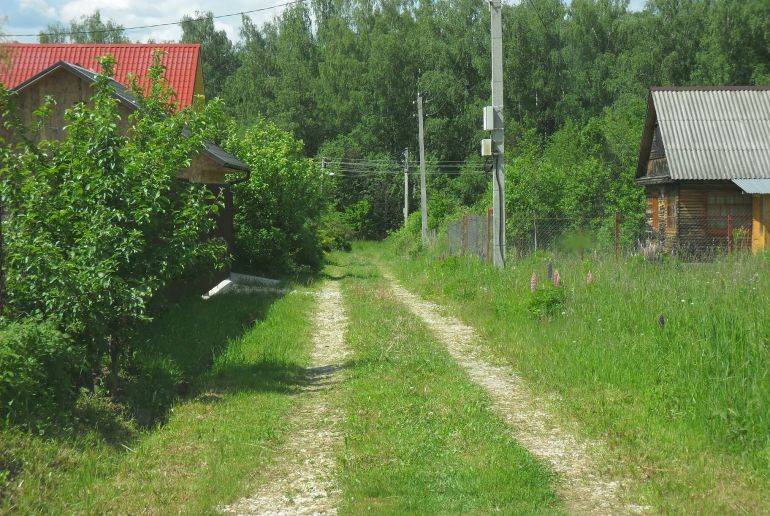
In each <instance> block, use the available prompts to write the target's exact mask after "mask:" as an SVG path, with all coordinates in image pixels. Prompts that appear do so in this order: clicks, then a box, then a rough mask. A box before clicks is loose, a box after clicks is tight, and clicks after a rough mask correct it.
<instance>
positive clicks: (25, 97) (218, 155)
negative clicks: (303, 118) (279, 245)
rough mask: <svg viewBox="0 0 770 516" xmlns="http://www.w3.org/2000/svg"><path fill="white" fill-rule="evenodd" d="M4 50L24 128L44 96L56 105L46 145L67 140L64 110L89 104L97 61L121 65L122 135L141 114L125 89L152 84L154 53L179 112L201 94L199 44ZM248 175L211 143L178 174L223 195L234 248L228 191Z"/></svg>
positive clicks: (3, 77)
mask: <svg viewBox="0 0 770 516" xmlns="http://www.w3.org/2000/svg"><path fill="white" fill-rule="evenodd" d="M2 47H3V48H6V49H7V51H6V52H5V58H4V60H3V62H2V63H0V83H3V85H4V86H5V88H6V89H8V90H10V91H12V92H13V93H14V94H15V97H16V106H17V109H18V112H19V115H20V116H21V118H22V120H23V121H24V122H25V123H26V124H30V123H31V122H32V121H33V116H34V115H33V113H34V111H35V110H36V109H38V108H39V107H40V105H41V104H42V101H43V100H44V99H45V97H46V96H52V97H53V98H54V99H56V105H55V106H54V108H53V112H52V113H51V115H50V116H49V117H48V118H47V119H46V125H45V127H44V128H43V129H42V134H41V137H42V138H46V139H60V138H63V137H64V135H65V120H64V112H65V110H66V109H68V108H70V107H71V106H73V105H75V104H77V103H79V102H89V101H90V99H91V96H92V88H91V85H92V84H93V82H94V81H95V80H96V78H97V75H98V74H99V73H100V72H101V67H100V66H99V63H98V62H97V60H98V58H100V57H102V56H104V55H106V54H111V55H112V56H113V57H115V59H116V61H117V63H116V66H115V77H114V80H113V89H114V92H115V97H116V98H117V100H118V101H119V104H118V109H119V110H120V115H121V121H122V122H121V123H122V124H125V126H124V127H123V129H124V130H125V129H127V128H128V127H127V124H128V118H129V116H128V115H129V114H130V113H131V112H132V111H134V110H136V109H137V108H138V103H137V100H136V97H135V96H134V94H133V93H132V92H131V91H129V89H128V87H127V85H128V84H129V83H130V77H132V76H133V77H136V80H137V83H138V84H139V86H142V87H145V86H147V85H148V84H149V81H148V79H147V71H148V69H149V68H150V65H151V64H152V58H153V53H154V52H155V50H161V51H162V52H163V56H162V58H161V63H162V64H163V65H164V66H165V67H166V74H165V75H166V79H167V80H168V82H169V85H170V87H171V89H172V90H173V91H174V92H175V93H176V96H175V99H174V102H175V108H176V109H177V110H181V109H184V108H186V107H189V106H191V105H192V103H193V100H194V98H195V96H196V95H199V94H203V76H202V73H201V66H200V45H198V44H193V45H185V44H164V45H154V44H114V45H113V44H93V45H91V44H8V45H2ZM2 132H3V128H2V127H0V133H2ZM248 175H249V167H248V165H246V164H245V163H243V162H242V161H240V160H239V159H237V158H236V157H235V156H233V155H232V154H230V153H228V152H226V151H225V150H224V149H221V148H220V147H218V146H216V145H213V144H210V143H206V144H205V146H204V149H203V150H202V151H201V152H200V153H199V154H197V155H195V156H192V158H191V164H190V167H188V168H187V169H185V170H180V171H179V177H180V178H183V179H186V180H188V181H190V182H194V183H203V184H206V185H208V186H209V188H211V189H212V190H214V191H215V192H217V193H221V194H223V195H224V198H225V207H224V208H225V209H224V210H220V212H219V216H218V221H217V227H218V231H217V233H218V235H219V236H222V237H224V238H225V239H226V240H227V241H228V242H229V243H230V244H232V241H233V210H232V194H231V191H230V185H232V184H234V183H236V182H238V181H243V180H245V179H247V178H248ZM233 177H236V179H232V178H233Z"/></svg>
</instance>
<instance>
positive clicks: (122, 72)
mask: <svg viewBox="0 0 770 516" xmlns="http://www.w3.org/2000/svg"><path fill="white" fill-rule="evenodd" d="M2 46H3V47H4V48H8V49H10V50H9V52H8V54H9V57H10V59H9V64H8V65H3V66H0V82H2V83H3V84H5V87H6V88H8V89H13V88H15V87H16V86H18V85H19V84H21V83H22V82H24V81H26V80H27V79H29V78H31V77H34V76H35V75H37V74H38V73H40V72H42V71H43V70H45V69H46V68H48V67H49V66H51V65H52V64H54V63H57V62H59V61H67V62H68V63H72V64H76V65H79V66H82V67H83V68H88V69H89V70H93V71H95V72H100V71H101V68H100V67H99V64H98V63H97V62H96V60H97V59H98V58H99V57H101V56H104V55H106V54H112V55H113V56H114V57H115V60H116V61H117V64H116V66H115V80H116V81H118V82H120V83H122V84H124V85H128V80H127V78H126V76H127V75H128V74H134V75H136V76H137V77H138V78H139V85H140V86H146V85H147V80H146V74H147V69H148V68H149V67H150V64H152V53H153V50H155V49H160V50H163V51H164V52H166V54H165V55H164V56H163V58H162V59H161V63H163V65H164V66H165V67H166V78H167V79H168V82H169V84H170V86H171V89H173V90H174V91H175V92H176V95H177V102H178V104H179V107H180V108H183V107H187V106H189V105H190V104H192V100H193V94H194V89H195V78H196V75H197V73H198V56H199V53H200V45H199V44H197V43H196V44H189V45H187V44H157V45H156V44H133V43H126V44H93V45H90V44H73V43H70V44H27V43H9V44H4V45H2Z"/></svg>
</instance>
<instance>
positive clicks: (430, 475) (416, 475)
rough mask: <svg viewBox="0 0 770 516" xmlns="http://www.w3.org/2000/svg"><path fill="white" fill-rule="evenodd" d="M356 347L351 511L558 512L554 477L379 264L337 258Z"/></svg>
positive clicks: (350, 425) (350, 385) (347, 487)
mask: <svg viewBox="0 0 770 516" xmlns="http://www.w3.org/2000/svg"><path fill="white" fill-rule="evenodd" d="M333 259H335V260H336V261H337V264H338V266H339V272H340V274H339V275H340V276H342V277H344V278H345V279H343V280H342V281H344V290H343V292H344V295H345V303H346V306H347V308H348V311H349V316H350V325H349V330H348V335H347V341H348V343H349V345H350V347H351V348H352V350H353V360H352V362H351V368H352V369H351V371H350V379H349V381H348V382H347V384H346V392H345V395H344V399H345V400H346V404H347V408H348V413H349V416H348V419H347V421H346V423H345V429H346V447H345V451H344V453H343V457H342V460H341V466H340V469H341V482H342V487H343V492H344V503H343V507H342V508H341V509H342V511H344V512H347V513H354V514H357V513H361V512H364V511H372V512H378V513H388V514H394V513H416V514H437V513H471V514H473V513H488V512H491V511H503V512H506V513H558V512H561V510H560V508H561V506H560V502H559V500H558V499H557V497H556V495H555V494H554V490H553V486H552V483H553V481H554V480H555V479H554V477H553V476H552V475H551V474H550V473H548V472H547V471H546V469H545V468H544V467H542V466H541V465H540V464H539V463H538V462H536V461H535V460H534V459H533V458H532V457H531V456H529V455H528V453H527V452H526V451H525V450H523V449H522V448H521V447H519V446H518V445H517V444H516V443H515V442H514V441H513V440H512V438H511V437H510V434H509V431H508V428H507V427H506V426H505V424H504V423H502V422H501V421H500V420H499V419H498V418H497V417H496V416H495V415H494V414H493V413H492V412H491V410H490V408H489V400H488V398H487V397H486V394H485V393H484V392H483V391H482V390H481V389H480V388H479V387H477V386H476V385H474V384H473V383H471V382H470V380H468V379H467V378H466V376H465V374H464V373H463V371H462V370H461V369H460V367H459V366H458V365H457V364H455V363H454V362H453V361H452V359H451V357H450V356H449V355H448V353H447V352H446V351H445V350H444V348H443V347H442V346H441V345H440V344H439V343H438V342H437V341H436V339H435V338H434V336H433V335H432V334H431V332H430V331H429V330H428V329H427V328H426V327H425V326H424V325H423V324H422V323H421V321H419V320H418V319H417V318H416V317H415V316H414V315H413V314H411V313H410V312H409V311H408V309H407V308H406V307H405V306H403V305H402V304H401V303H399V302H398V301H397V300H395V299H394V298H392V296H391V293H390V291H389V290H388V289H387V287H386V286H385V284H384V283H383V282H382V280H381V278H379V277H377V271H376V269H375V268H374V267H371V266H369V265H367V264H366V263H365V262H361V261H359V260H358V259H357V257H356V255H347V256H346V255H337V256H335V257H333Z"/></svg>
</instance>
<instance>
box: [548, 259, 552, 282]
mask: <svg viewBox="0 0 770 516" xmlns="http://www.w3.org/2000/svg"><path fill="white" fill-rule="evenodd" d="M551 280H553V262H552V261H550V260H548V281H551Z"/></svg>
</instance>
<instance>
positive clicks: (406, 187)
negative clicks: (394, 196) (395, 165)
mask: <svg viewBox="0 0 770 516" xmlns="http://www.w3.org/2000/svg"><path fill="white" fill-rule="evenodd" d="M408 218H409V149H408V148H407V149H404V226H406V220H407V219H408Z"/></svg>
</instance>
